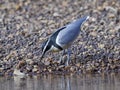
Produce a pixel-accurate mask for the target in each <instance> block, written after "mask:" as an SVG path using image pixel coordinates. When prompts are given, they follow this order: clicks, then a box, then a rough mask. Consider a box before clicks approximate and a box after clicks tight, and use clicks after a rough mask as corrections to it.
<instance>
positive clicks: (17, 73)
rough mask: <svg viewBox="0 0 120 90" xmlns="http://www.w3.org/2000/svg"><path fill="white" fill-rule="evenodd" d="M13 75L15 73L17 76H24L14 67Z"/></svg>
mask: <svg viewBox="0 0 120 90" xmlns="http://www.w3.org/2000/svg"><path fill="white" fill-rule="evenodd" d="M13 75H17V76H25V74H24V73H22V72H20V70H19V69H15V70H14V72H13Z"/></svg>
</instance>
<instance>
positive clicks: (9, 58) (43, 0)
mask: <svg viewBox="0 0 120 90" xmlns="http://www.w3.org/2000/svg"><path fill="white" fill-rule="evenodd" d="M84 15H90V20H89V21H87V22H86V23H85V24H84V25H83V27H82V32H81V34H80V35H79V37H78V39H77V40H76V41H75V42H74V44H73V45H72V46H71V49H72V54H71V62H70V66H68V67H64V66H63V65H62V64H60V63H59V62H58V60H59V57H60V55H61V52H60V53H54V54H53V53H47V54H46V55H45V58H44V59H43V60H42V62H43V63H44V64H42V63H40V62H39V61H40V56H41V43H42V42H43V41H44V40H45V39H46V38H48V37H49V35H50V34H51V33H53V32H54V31H55V30H56V29H57V28H59V27H61V26H64V25H66V24H67V23H69V22H71V21H73V20H75V19H77V18H79V17H82V16H84ZM38 50H39V52H37V51H38ZM65 60H66V54H65V55H64V56H63V61H65ZM16 71H20V72H21V73H25V74H28V75H31V74H43V73H66V72H71V73H101V72H119V71H120V1H119V0H107V1H106V0H99V1H98V0H0V75H13V72H14V73H16ZM17 73H18V72H17Z"/></svg>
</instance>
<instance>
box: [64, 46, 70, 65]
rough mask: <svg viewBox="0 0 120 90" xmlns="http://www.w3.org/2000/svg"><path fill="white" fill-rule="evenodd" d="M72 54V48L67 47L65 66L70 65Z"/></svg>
mask: <svg viewBox="0 0 120 90" xmlns="http://www.w3.org/2000/svg"><path fill="white" fill-rule="evenodd" d="M70 55H71V50H70V48H68V49H67V61H66V62H65V66H68V65H69V62H70Z"/></svg>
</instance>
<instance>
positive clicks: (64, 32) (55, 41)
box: [42, 16, 89, 57]
mask: <svg viewBox="0 0 120 90" xmlns="http://www.w3.org/2000/svg"><path fill="white" fill-rule="evenodd" d="M88 18H89V16H85V17H82V18H80V19H78V20H76V21H74V22H72V23H70V24H68V25H66V26H64V27H62V28H60V29H58V30H57V31H56V32H54V33H53V34H52V35H51V36H50V37H49V38H48V40H47V41H46V42H45V43H44V44H43V46H42V50H43V53H42V57H43V56H44V54H45V53H46V52H47V51H60V50H64V49H66V48H68V47H69V46H70V45H71V44H72V42H73V41H74V40H75V39H76V38H77V37H78V35H79V33H80V31H81V25H82V24H83V23H84V22H85V21H86V20H87V19H88Z"/></svg>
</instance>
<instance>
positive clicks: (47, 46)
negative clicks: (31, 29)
mask: <svg viewBox="0 0 120 90" xmlns="http://www.w3.org/2000/svg"><path fill="white" fill-rule="evenodd" d="M50 48H51V43H50V40H49V39H48V40H46V41H45V42H43V44H42V55H41V59H42V58H43V57H44V55H45V53H46V52H47V51H49V50H50Z"/></svg>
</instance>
